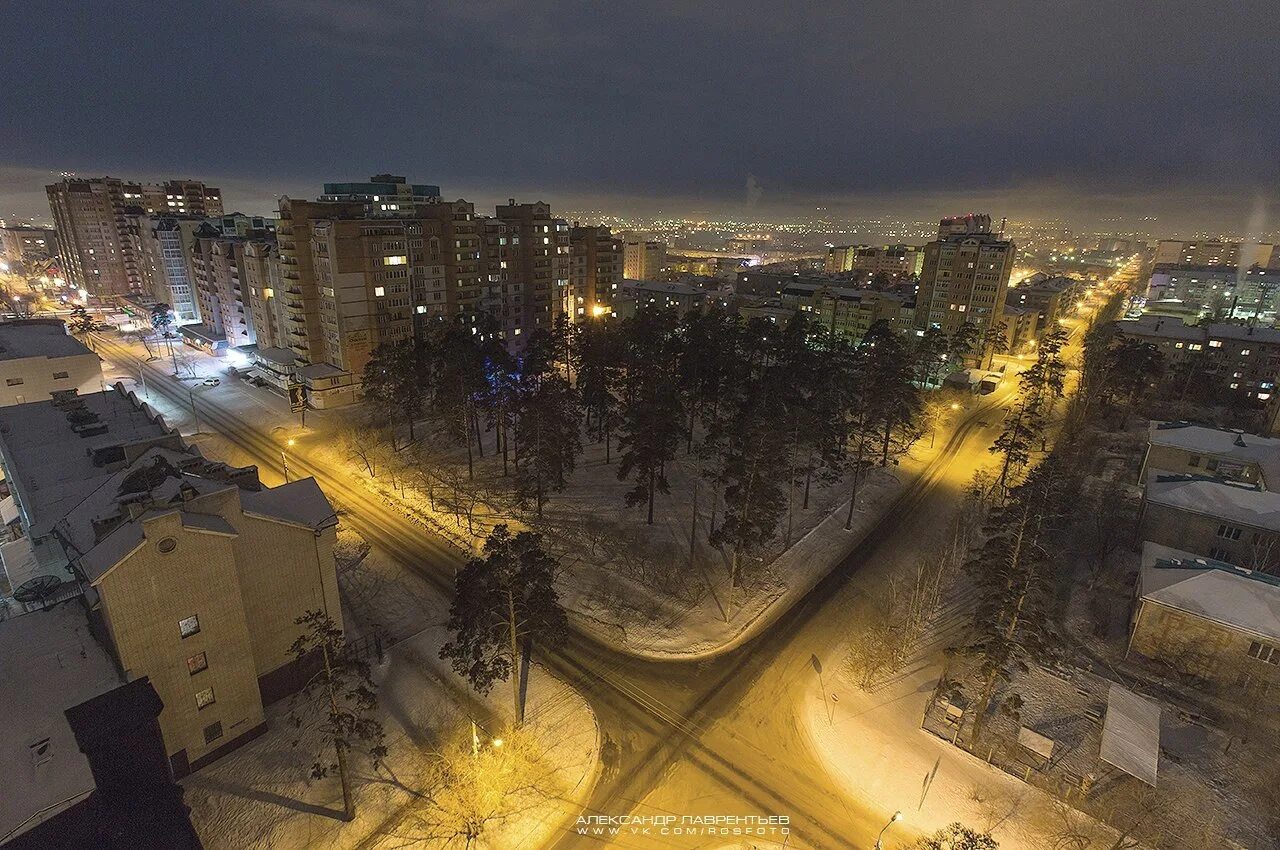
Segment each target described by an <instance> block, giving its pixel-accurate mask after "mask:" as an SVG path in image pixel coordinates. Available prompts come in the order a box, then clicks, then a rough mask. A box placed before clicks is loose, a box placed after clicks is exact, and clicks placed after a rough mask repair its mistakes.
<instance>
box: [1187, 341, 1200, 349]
mask: <svg viewBox="0 0 1280 850" xmlns="http://www.w3.org/2000/svg"><path fill="white" fill-rule="evenodd" d="M1187 348H1189V349H1191V350H1192V351H1200V350H1201V349H1202V348H1204V346H1203V345H1201V344H1200V343H1198V342H1193V343H1191V344H1190V345H1188V346H1187Z"/></svg>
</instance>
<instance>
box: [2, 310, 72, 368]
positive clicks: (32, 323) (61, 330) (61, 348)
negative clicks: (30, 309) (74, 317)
mask: <svg viewBox="0 0 1280 850" xmlns="http://www.w3.org/2000/svg"><path fill="white" fill-rule="evenodd" d="M89 353H90V352H89V349H88V348H86V347H85V344H84V343H82V342H81V341H80V340H78V339H76V338H75V337H73V336H70V335H68V334H67V326H66V325H65V324H63V323H62V321H61V320H59V319H27V320H24V321H17V322H0V360H23V359H25V358H28V357H75V356H77V355H80V354H89Z"/></svg>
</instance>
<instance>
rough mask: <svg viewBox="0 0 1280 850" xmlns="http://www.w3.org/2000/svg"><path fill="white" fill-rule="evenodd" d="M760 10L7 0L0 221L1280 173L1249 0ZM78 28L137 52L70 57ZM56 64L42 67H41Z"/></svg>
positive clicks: (717, 199)
mask: <svg viewBox="0 0 1280 850" xmlns="http://www.w3.org/2000/svg"><path fill="white" fill-rule="evenodd" d="M766 7H767V4H758V8H755V9H740V10H737V11H738V13H737V14H729V13H727V12H725V11H723V10H720V9H718V8H711V7H706V6H694V7H687V6H684V5H681V6H674V5H664V4H653V5H649V6H642V7H635V8H632V9H628V10H613V11H612V12H611V14H609V15H605V14H603V13H602V12H601V11H600V10H598V9H592V8H591V7H584V8H583V9H581V10H578V11H579V13H576V14H571V11H572V10H560V11H553V10H551V9H537V8H531V9H520V8H507V7H501V6H499V7H492V8H489V9H485V10H478V9H475V8H474V7H470V6H468V7H460V6H450V5H446V6H443V7H436V8H434V9H433V10H432V14H431V15H426V14H421V13H415V9H414V7H413V6H412V5H409V6H405V5H403V4H390V5H382V6H378V7H370V6H360V5H354V6H352V5H350V4H327V3H309V4H295V3H291V2H276V3H267V4H262V5H260V6H255V7H253V8H252V9H250V8H245V7H237V8H232V9H230V10H227V9H220V10H218V12H217V13H216V16H211V15H209V14H207V13H200V14H191V15H187V16H183V17H177V16H174V15H172V14H167V13H164V12H158V11H157V10H155V9H151V8H148V6H147V4H145V3H143V4H134V5H132V6H130V7H129V9H128V10H112V12H111V13H110V14H109V15H108V14H103V13H98V12H94V11H89V12H86V13H83V14H81V15H78V16H77V17H75V18H73V19H67V18H66V17H65V16H63V15H60V14H57V13H56V11H55V10H54V9H52V8H49V7H43V6H42V4H40V3H31V4H24V6H23V7H22V10H21V11H20V12H18V13H17V14H16V15H14V16H13V22H14V23H15V24H16V27H15V37H14V38H12V39H11V40H10V43H11V48H12V49H10V50H9V51H7V52H6V57H5V59H3V60H0V63H3V67H4V69H5V72H6V79H9V80H22V83H23V84H22V85H21V86H17V85H10V86H9V87H7V89H6V99H7V100H8V101H9V102H10V103H11V105H12V108H10V109H6V110H5V116H6V117H4V118H0V138H3V139H4V146H3V151H4V153H3V155H2V157H0V215H5V216H9V217H16V218H24V217H28V216H33V215H38V214H39V212H40V204H39V201H40V193H39V184H40V182H41V181H43V182H49V180H48V178H49V177H50V176H52V175H50V174H49V172H55V173H56V172H57V171H61V170H74V171H76V172H77V173H78V174H80V175H81V176H100V175H103V174H110V175H112V176H119V177H122V178H126V179H147V178H148V177H149V176H150V175H153V174H175V173H176V174H182V175H186V176H190V177H192V178H195V179H201V180H205V181H207V182H210V183H212V184H214V185H221V186H224V187H226V188H227V191H228V196H229V197H230V198H231V199H232V200H233V201H235V202H237V203H238V204H239V206H241V207H243V209H242V211H244V212H246V213H249V214H254V213H262V212H266V211H269V210H270V208H271V206H272V201H273V199H274V198H275V197H277V196H278V195H281V194H288V195H290V196H293V197H308V196H310V194H312V193H314V191H315V189H314V187H316V186H317V185H318V184H319V183H320V182H322V181H324V180H333V179H358V178H359V177H360V176H362V175H365V174H367V173H372V172H374V171H379V170H390V171H393V172H395V173H403V174H409V175H413V176H415V177H416V178H418V179H424V180H429V181H431V182H434V183H438V184H440V185H441V186H442V187H443V188H444V189H445V197H447V198H451V199H452V198H459V197H463V198H467V199H468V200H473V201H475V202H477V203H485V204H488V203H490V202H491V201H493V202H498V201H501V200H503V199H505V198H506V197H509V196H511V195H512V193H515V194H516V195H517V196H518V197H519V198H520V199H522V200H531V201H532V200H545V201H547V202H549V203H552V204H554V205H556V206H557V207H559V208H590V207H595V206H599V205H604V204H607V205H608V209H609V210H610V211H613V212H616V213H618V214H635V213H643V214H651V213H652V212H654V211H657V210H661V211H663V212H664V213H665V212H670V213H671V214H675V215H682V214H687V213H695V212H698V211H709V212H713V213H715V214H742V213H744V212H757V213H759V214H762V215H765V216H771V217H777V216H779V215H782V214H785V213H789V212H791V211H794V210H797V209H803V208H805V207H812V206H829V207H833V208H839V207H847V208H849V209H850V210H853V211H855V212H858V213H867V212H877V213H886V214H898V215H917V214H918V215H921V216H922V217H924V218H934V217H937V216H938V215H941V214H946V213H950V212H963V211H966V210H968V209H979V208H981V209H993V210H995V209H998V210H999V212H1000V213H1001V214H1007V215H1009V216H1010V217H1017V218H1024V219H1025V218H1030V217H1032V216H1033V215H1035V214H1037V213H1042V212H1043V211H1045V210H1048V209H1055V210H1057V211H1058V212H1059V213H1060V214H1062V215H1064V216H1065V217H1070V218H1071V219H1073V220H1076V219H1078V222H1079V226H1082V227H1092V226H1094V222H1095V221H1098V220H1100V219H1104V218H1108V217H1112V216H1117V215H1119V216H1127V217H1137V218H1141V217H1142V216H1143V215H1148V216H1156V217H1157V218H1158V219H1160V220H1162V221H1165V222H1168V226H1169V228H1170V230H1171V231H1179V232H1180V231H1182V230H1184V229H1186V227H1187V226H1189V225H1190V224H1191V223H1192V221H1193V216H1194V221H1195V222H1200V223H1206V221H1207V222H1208V223H1207V224H1205V226H1211V227H1217V228H1219V229H1221V230H1222V231H1223V232H1227V231H1230V230H1232V229H1240V230H1241V231H1243V230H1244V229H1245V228H1246V226H1247V221H1248V217H1249V214H1250V211H1251V209H1252V208H1253V206H1254V205H1255V203H1256V201H1257V199H1258V198H1259V197H1261V198H1262V199H1263V201H1264V203H1265V202H1266V201H1268V200H1269V199H1270V198H1271V197H1272V196H1273V195H1274V191H1275V186H1276V185H1277V182H1278V178H1280V165H1277V163H1276V161H1275V160H1274V158H1273V157H1272V156H1270V154H1269V152H1270V151H1272V150H1274V149H1275V148H1276V147H1277V146H1280V121H1278V120H1277V118H1276V117H1275V116H1274V115H1273V114H1272V113H1270V112H1268V111H1266V110H1261V111H1259V110H1257V109H1255V108H1253V107H1252V106H1251V105H1250V103H1251V99H1250V97H1249V92H1250V91H1252V90H1255V89H1263V88H1265V86H1266V84H1267V81H1268V80H1270V79H1274V78H1275V77H1276V76H1277V74H1278V73H1280V68H1278V67H1277V60H1276V59H1275V58H1274V57H1273V51H1271V50H1269V49H1267V47H1268V32H1267V28H1266V27H1265V26H1258V25H1256V22H1257V21H1263V20H1266V19H1267V16H1266V15H1265V12H1266V8H1265V6H1263V5H1262V4H1257V3H1253V4H1235V5H1233V6H1232V7H1230V8H1226V9H1219V10H1216V11H1215V14H1214V19H1213V21H1212V26H1209V25H1208V24H1209V22H1208V21H1206V20H1205V18H1204V15H1203V13H1201V12H1199V10H1198V7H1197V6H1196V5H1195V4H1190V3H1179V4H1178V8H1176V9H1173V8H1169V7H1165V9H1164V10H1162V11H1164V12H1165V14H1163V16H1162V18H1161V20H1160V21H1159V36H1158V37H1150V33H1152V32H1153V31H1154V30H1153V29H1152V28H1153V27H1155V26H1156V24H1157V22H1155V21H1152V20H1150V19H1149V18H1148V17H1147V16H1146V14H1145V13H1144V12H1142V11H1141V10H1128V9H1124V8H1116V7H1113V6H1107V7H1105V15H1102V16H1100V15H1099V14H1097V12H1099V11H1102V9H1101V7H1097V8H1095V7H1094V6H1093V5H1092V4H1088V3H1083V4H1081V3H1077V4H1067V5H1064V6H1061V7H1055V8H1054V10H1052V11H1048V10H1034V11H1031V12H1028V11H1027V10H1025V9H1014V8H1013V7H1012V6H1009V5H1008V4H1001V5H1000V6H998V7H994V8H989V9H987V10H984V14H983V15H982V16H971V17H967V18H966V17H957V16H950V17H941V16H938V15H935V14H931V13H930V12H929V10H928V9H926V8H919V9H905V10H903V9H901V8H900V7H897V6H896V5H895V6H894V7H893V9H892V10H890V8H889V7H888V6H886V5H884V4H878V3H873V4H867V5H863V6H860V7H859V8H858V9H857V10H847V9H845V10H835V11H833V10H828V9H816V8H815V9H812V10H801V11H798V12H795V13H793V14H790V15H788V17H787V22H786V23H785V24H778V23H776V22H775V21H774V20H773V18H772V17H771V16H769V15H767V14H764V13H765V12H766V11H767V8H766ZM1255 13H1256V14H1255ZM762 22H767V26H766V25H764V24H763V23H762ZM673 24H674V25H673ZM779 27H781V28H779ZM1048 31H1052V32H1053V33H1054V36H1055V37H1054V39H1053V40H1052V41H1048V40H1046V39H1043V38H1038V37H1037V35H1039V34H1041V33H1043V32H1048ZM91 34H92V35H93V37H94V38H96V39H105V40H108V41H113V42H118V43H135V44H141V45H147V46H146V47H145V48H144V49H140V50H136V51H132V50H131V51H122V50H102V51H83V50H78V49H76V45H77V44H80V43H83V42H84V40H85V39H88V38H89V36H90V35H91ZM922 44H929V45H930V49H929V50H928V51H921V50H919V45H922ZM169 45H173V47H170V46H169ZM177 45H182V47H181V48H178V47H177ZM784 48H785V49H784ZM53 56H57V58H58V70H59V73H58V74H57V75H56V77H55V76H51V75H46V74H40V73H33V71H32V69H33V68H39V67H42V66H47V64H48V63H49V61H50V59H51V57H53ZM380 57H387V58H386V59H385V61H380ZM392 57H394V58H392ZM906 57H910V58H909V59H907V60H906V61H907V65H906V66H904V64H903V62H904V59H906ZM904 67H910V68H911V71H912V72H911V73H909V74H908V73H903V71H902V69H903V68H904ZM264 68H272V69H273V71H272V74H271V76H270V77H269V78H268V77H264V76H263V75H262V73H261V71H262V69H264ZM291 69H296V70H291ZM302 69H305V73H304V72H303V70H302ZM116 79H128V80H130V83H129V85H127V86H121V87H118V90H113V93H112V94H113V96H112V97H111V98H109V99H108V98H105V97H103V95H104V91H103V89H102V87H103V85H104V84H105V81H107V80H116ZM688 79H698V80H699V81H700V85H698V86H696V87H690V86H688V85H687V84H686V82H685V81H687V80H688ZM263 87H266V89H268V90H274V91H276V92H277V94H276V95H275V96H261V95H264V94H267V92H264V91H263ZM284 89H287V90H288V92H289V97H288V98H284V99H282V98H281V96H280V94H279V92H281V91H282V90H284ZM255 95H257V96H255ZM339 102H340V103H342V104H343V109H342V110H341V111H340V112H335V111H334V110H333V109H332V105H333V104H334V103H339ZM50 103H57V104H58V108H57V109H56V110H51V109H48V108H47V105H48V104H50ZM107 103H110V106H109V107H108V106H106V104H107ZM442 116H449V117H448V118H444V117H442ZM33 121H38V122H39V124H40V125H41V126H42V127H43V130H42V131H41V132H31V130H32V129H33V128H32V127H31V126H29V125H30V124H31V122H33ZM86 127H92V128H93V131H92V132H84V130H85V128H86ZM215 127H216V129H217V132H209V130H210V129H211V128H215ZM517 140H518V144H517V143H516V142H517ZM508 148H511V150H508ZM37 175H38V176H37ZM1188 207H1194V208H1195V209H1194V210H1193V211H1191V212H1188V210H1187V208H1188ZM1206 208H1207V209H1208V210H1209V212H1208V214H1207V215H1206V212H1205V211H1206Z"/></svg>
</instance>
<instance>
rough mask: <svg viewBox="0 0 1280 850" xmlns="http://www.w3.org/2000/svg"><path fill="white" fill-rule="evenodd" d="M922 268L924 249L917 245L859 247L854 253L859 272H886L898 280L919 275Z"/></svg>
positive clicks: (854, 265) (854, 267)
mask: <svg viewBox="0 0 1280 850" xmlns="http://www.w3.org/2000/svg"><path fill="white" fill-rule="evenodd" d="M827 256H828V257H830V253H828V255H827ZM922 268H924V250H923V249H922V248H919V247H917V246H915V245H881V246H876V247H867V248H858V249H856V250H855V251H854V253H853V264H852V270H853V271H857V272H867V273H870V274H873V275H875V274H885V275H888V276H889V277H890V278H892V279H894V280H897V279H899V278H904V277H910V276H912V275H918V274H920V270H921V269H922Z"/></svg>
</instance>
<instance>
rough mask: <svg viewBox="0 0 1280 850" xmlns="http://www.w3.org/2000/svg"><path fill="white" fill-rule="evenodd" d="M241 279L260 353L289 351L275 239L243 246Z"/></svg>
mask: <svg viewBox="0 0 1280 850" xmlns="http://www.w3.org/2000/svg"><path fill="white" fill-rule="evenodd" d="M243 257H244V266H243V271H244V279H243V280H242V281H241V283H242V285H243V286H244V287H245V288H246V289H248V293H247V294H248V299H249V302H248V303H249V310H250V313H251V315H252V323H253V333H254V337H255V339H256V343H257V346H258V348H259V350H261V349H264V348H288V347H289V343H288V339H287V334H286V333H285V322H284V318H285V316H284V288H283V287H282V286H281V283H282V281H283V278H281V276H280V247H279V246H278V245H277V244H276V242H275V240H274V239H250V240H248V241H246V242H245V243H244V255H243Z"/></svg>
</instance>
